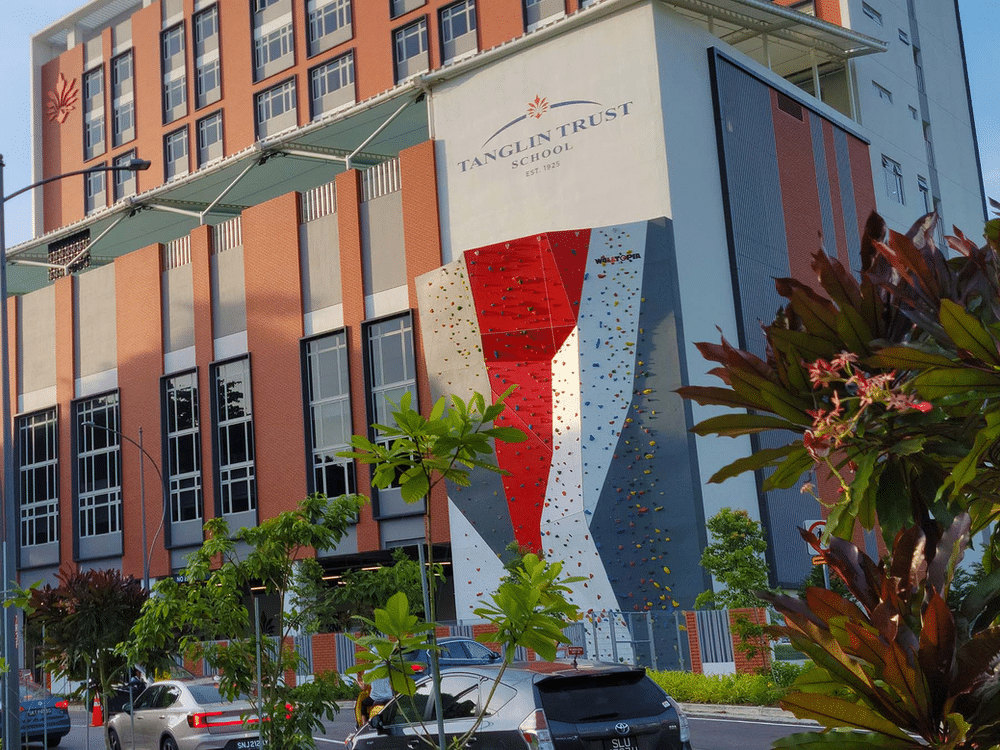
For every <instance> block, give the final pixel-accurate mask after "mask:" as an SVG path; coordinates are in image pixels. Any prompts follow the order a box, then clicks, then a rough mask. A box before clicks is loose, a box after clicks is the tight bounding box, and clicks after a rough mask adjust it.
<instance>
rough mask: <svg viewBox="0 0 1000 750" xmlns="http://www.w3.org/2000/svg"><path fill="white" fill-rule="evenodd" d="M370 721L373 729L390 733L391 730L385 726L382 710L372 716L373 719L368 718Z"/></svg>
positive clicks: (381, 732)
mask: <svg viewBox="0 0 1000 750" xmlns="http://www.w3.org/2000/svg"><path fill="white" fill-rule="evenodd" d="M368 723H369V724H371V727H372V729H374V730H375V731H376V732H378V733H379V734H388V733H389V730H388V729H387V728H386V726H385V719H384V718H383V716H382V713H381V712H379V713H377V714H375V715H374V716H373V717H371V719H369V720H368Z"/></svg>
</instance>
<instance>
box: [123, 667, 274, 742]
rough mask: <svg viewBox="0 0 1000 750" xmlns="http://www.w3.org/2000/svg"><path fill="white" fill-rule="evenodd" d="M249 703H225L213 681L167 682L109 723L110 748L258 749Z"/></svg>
mask: <svg viewBox="0 0 1000 750" xmlns="http://www.w3.org/2000/svg"><path fill="white" fill-rule="evenodd" d="M251 710H252V709H251V707H250V703H249V702H248V701H245V700H244V701H235V702H231V701H227V700H224V699H223V697H222V696H221V695H220V694H219V687H218V685H217V684H216V683H215V681H214V680H211V679H199V680H164V681H162V682H154V683H153V684H152V685H150V686H149V687H147V688H146V689H145V690H144V691H143V692H142V693H141V694H140V695H139V697H138V698H136V699H135V703H134V704H133V705H132V706H131V707H130V706H125V708H124V710H123V711H122V712H121V713H119V714H115V716H114V718H112V719H111V721H110V722H108V745H109V746H110V748H111V750H133V748H141V750H259V748H260V737H259V734H258V732H257V728H256V722H257V719H256V717H255V716H252V715H251Z"/></svg>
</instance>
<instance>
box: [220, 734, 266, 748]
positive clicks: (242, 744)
mask: <svg viewBox="0 0 1000 750" xmlns="http://www.w3.org/2000/svg"><path fill="white" fill-rule="evenodd" d="M264 747H267V746H266V745H265V744H263V743H262V742H261V741H260V737H247V738H246V739H242V740H229V742H227V743H226V747H225V750H261V748H264Z"/></svg>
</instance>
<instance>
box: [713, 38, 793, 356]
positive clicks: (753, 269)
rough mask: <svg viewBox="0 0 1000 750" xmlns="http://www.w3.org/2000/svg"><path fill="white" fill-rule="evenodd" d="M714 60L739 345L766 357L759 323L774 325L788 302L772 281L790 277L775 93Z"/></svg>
mask: <svg viewBox="0 0 1000 750" xmlns="http://www.w3.org/2000/svg"><path fill="white" fill-rule="evenodd" d="M715 59H716V65H717V68H716V71H717V79H716V80H717V95H718V99H717V102H716V105H717V107H718V117H719V120H720V133H721V140H722V144H721V146H722V151H723V159H724V179H725V185H726V191H727V203H728V206H727V208H728V213H729V219H730V223H731V232H730V249H731V251H732V254H733V260H734V265H735V270H736V286H737V295H738V298H739V305H740V309H741V312H742V316H741V317H742V321H741V339H742V340H741V342H740V343H741V345H742V346H744V347H746V348H747V349H748V350H750V351H751V352H753V353H754V354H756V355H758V356H764V336H763V334H762V333H761V331H760V325H759V321H763V322H766V323H770V322H771V321H772V320H773V319H774V313H775V311H776V310H777V309H778V308H779V307H781V306H782V304H783V302H784V300H783V298H782V297H781V296H780V295H779V294H778V293H777V291H775V288H774V282H773V281H771V279H772V278H773V277H775V276H788V274H789V263H788V243H787V240H786V239H785V214H784V208H783V206H782V202H781V180H780V177H779V175H778V161H777V148H778V147H777V144H776V143H775V139H774V127H773V124H772V119H771V117H772V115H771V99H770V91H769V89H768V87H767V86H766V85H764V84H763V83H762V82H761V81H759V80H757V79H756V78H754V77H752V76H750V75H748V74H747V73H745V72H744V71H743V70H742V69H740V68H738V67H737V66H735V65H733V64H732V63H730V62H728V61H726V60H724V59H721V58H715Z"/></svg>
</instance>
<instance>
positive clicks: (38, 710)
mask: <svg viewBox="0 0 1000 750" xmlns="http://www.w3.org/2000/svg"><path fill="white" fill-rule="evenodd" d="M20 682H21V741H22V742H44V743H45V745H46V746H47V747H55V746H56V745H58V744H59V743H60V742H61V741H62V738H63V737H65V736H66V735H67V734H69V727H70V724H69V702H68V701H67V700H66V699H65V698H64V697H62V696H61V695H53V694H52V693H50V692H49V691H48V689H47V688H45V687H43V686H41V685H39V684H37V683H35V682H33V681H31V680H29V679H25V678H22V679H21V681H20Z"/></svg>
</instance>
